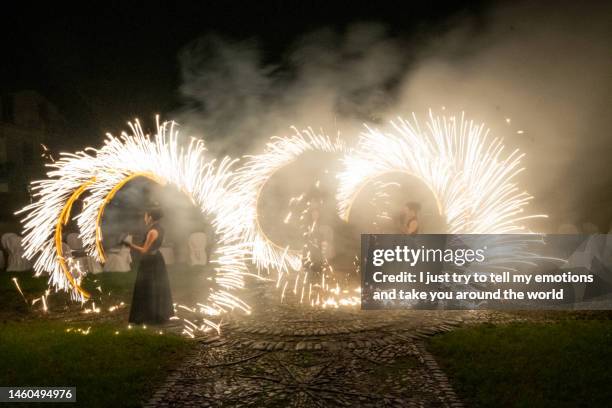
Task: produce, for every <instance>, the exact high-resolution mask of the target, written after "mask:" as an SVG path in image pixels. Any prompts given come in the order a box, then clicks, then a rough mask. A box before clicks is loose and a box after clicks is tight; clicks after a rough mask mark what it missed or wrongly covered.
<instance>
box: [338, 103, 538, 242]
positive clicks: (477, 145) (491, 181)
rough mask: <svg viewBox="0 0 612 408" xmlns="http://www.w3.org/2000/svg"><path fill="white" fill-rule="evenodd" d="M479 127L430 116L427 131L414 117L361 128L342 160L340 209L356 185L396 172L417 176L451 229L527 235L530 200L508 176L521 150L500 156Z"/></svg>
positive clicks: (347, 208)
mask: <svg viewBox="0 0 612 408" xmlns="http://www.w3.org/2000/svg"><path fill="white" fill-rule="evenodd" d="M488 132H489V131H488V130H485V128H484V125H482V124H476V123H474V122H473V121H468V120H466V119H465V118H464V115H463V114H462V115H461V116H460V117H455V116H451V117H445V116H441V117H440V116H434V115H433V113H432V112H431V111H430V113H429V120H428V122H427V125H426V127H425V128H421V127H420V125H419V122H418V120H417V118H416V115H414V114H413V120H412V121H407V120H404V119H402V118H398V119H397V120H396V121H392V122H391V130H390V131H388V132H382V131H380V130H377V129H373V128H370V127H366V131H365V132H364V133H363V134H362V137H361V139H360V141H359V146H358V148H357V149H356V150H355V151H354V153H353V154H351V155H346V156H345V157H344V159H343V162H344V170H343V171H341V172H340V174H339V176H338V177H339V179H340V188H339V190H338V194H337V199H338V212H339V214H340V216H341V217H342V218H343V219H344V220H347V221H348V219H349V217H350V212H351V207H352V205H353V202H354V200H355V199H356V197H357V195H358V194H359V192H360V191H361V189H362V188H363V187H364V186H365V185H366V184H367V183H369V182H370V181H373V180H375V179H376V178H377V177H380V176H381V175H384V174H387V173H392V172H402V173H406V174H410V175H413V176H415V177H417V178H419V179H420V180H422V181H423V182H424V183H425V184H426V185H427V186H428V187H429V189H430V191H431V192H432V193H433V195H434V197H435V198H436V201H437V203H438V210H439V212H440V214H441V215H443V216H444V217H445V219H446V223H447V231H448V233H451V234H461V233H470V234H504V233H521V232H522V233H525V232H528V231H529V230H528V229H527V228H526V227H525V226H524V225H523V223H524V221H526V220H528V219H531V218H536V217H544V215H523V212H524V208H525V206H526V205H527V203H528V202H529V201H530V200H531V199H532V197H531V196H530V195H529V194H527V193H526V192H520V191H519V188H518V186H517V184H516V182H515V181H514V178H515V176H516V175H517V174H519V173H520V172H522V171H523V168H522V167H520V162H521V159H522V157H523V154H521V153H519V151H518V150H515V151H513V152H511V153H510V154H509V155H504V154H503V151H504V145H503V143H502V140H500V139H497V138H495V139H493V140H488Z"/></svg>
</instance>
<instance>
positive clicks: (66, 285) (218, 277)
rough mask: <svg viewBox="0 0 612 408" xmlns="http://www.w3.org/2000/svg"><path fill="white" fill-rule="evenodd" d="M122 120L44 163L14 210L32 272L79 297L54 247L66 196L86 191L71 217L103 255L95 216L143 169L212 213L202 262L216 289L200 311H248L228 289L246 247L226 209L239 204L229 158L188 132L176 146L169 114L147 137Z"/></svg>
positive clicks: (71, 271)
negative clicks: (29, 193) (101, 139)
mask: <svg viewBox="0 0 612 408" xmlns="http://www.w3.org/2000/svg"><path fill="white" fill-rule="evenodd" d="M130 127H131V130H132V133H131V134H127V133H125V132H124V133H122V134H121V136H120V137H119V138H116V137H114V136H112V135H110V134H108V135H107V139H106V141H105V144H104V146H103V147H102V148H100V149H93V148H88V149H86V150H85V151H81V152H77V153H74V154H71V153H63V154H62V156H61V158H60V159H59V160H58V161H56V162H54V163H53V164H50V165H48V166H49V167H51V168H52V170H51V171H49V172H48V173H47V175H48V178H47V179H46V180H40V181H35V182H33V183H32V185H33V191H34V197H35V198H36V201H35V202H33V203H32V204H30V205H28V206H26V207H25V208H24V209H22V210H21V211H19V213H26V215H25V216H24V218H23V220H22V223H23V227H24V232H25V234H24V239H23V242H24V246H25V256H26V257H27V258H29V259H33V258H36V261H35V263H34V269H35V273H36V275H37V276H39V275H41V274H43V273H48V274H49V275H50V280H49V283H50V285H51V286H53V287H54V288H55V289H56V290H66V291H70V293H71V296H72V298H73V299H75V300H80V301H85V300H86V298H87V297H88V296H87V295H88V294H87V293H86V292H85V291H83V290H82V289H80V286H79V284H80V281H81V279H82V277H83V276H84V273H82V272H81V271H79V270H76V269H75V268H73V267H70V265H68V263H67V262H65V258H66V256H65V254H63V252H62V250H61V245H62V242H61V228H62V226H63V225H64V224H65V223H66V222H67V221H68V219H69V218H70V210H71V207H72V203H73V202H74V201H75V200H76V199H78V198H79V197H80V196H81V195H82V194H83V193H84V192H85V191H87V193H88V194H87V196H86V197H85V198H84V199H83V210H82V212H81V213H80V214H78V215H77V216H76V217H75V218H74V219H75V220H76V221H77V225H78V227H79V237H80V238H81V239H82V241H83V245H84V249H85V251H86V252H87V254H88V255H89V256H92V257H93V258H95V259H96V260H98V261H102V262H103V261H104V251H103V248H102V245H101V239H102V236H101V231H100V224H101V221H102V217H103V214H104V209H105V206H106V205H107V204H108V203H109V202H110V201H111V200H112V198H113V196H114V195H115V193H116V192H117V191H119V189H120V188H121V187H122V186H124V185H125V184H126V183H127V182H129V181H130V180H132V179H134V178H136V177H147V178H149V179H151V180H153V181H155V182H158V183H160V184H172V185H174V186H176V187H177V188H178V189H179V190H180V191H182V192H183V193H185V194H186V195H187V196H188V197H189V198H190V199H191V201H192V202H193V203H194V204H195V205H196V206H198V207H199V208H200V210H201V212H202V214H203V215H206V216H209V217H211V219H212V226H213V229H214V231H215V233H216V234H217V236H218V237H219V242H218V247H217V249H216V251H215V253H214V254H212V257H211V261H210V263H211V264H212V265H214V270H215V279H214V282H215V283H216V284H217V286H218V287H219V289H216V290H213V291H211V293H210V294H209V295H208V296H207V301H206V302H203V303H202V307H201V308H200V310H203V311H205V314H207V315H218V314H221V313H223V312H226V311H229V310H232V309H241V310H243V311H245V312H247V313H248V312H250V307H249V306H248V305H247V304H246V303H245V302H243V301H242V300H241V299H240V298H239V297H238V296H237V295H236V293H235V292H236V291H237V290H239V289H241V288H243V287H244V276H246V275H249V273H248V270H247V267H246V265H245V259H246V257H247V256H248V248H247V247H246V246H245V244H244V243H243V242H242V234H241V232H242V228H241V226H240V225H237V224H236V223H235V222H234V217H233V214H234V213H235V211H237V208H239V207H240V205H241V199H240V195H239V194H238V193H237V192H236V191H235V190H233V188H232V183H231V179H232V177H233V175H234V170H233V167H234V165H235V162H236V160H232V159H230V158H229V157H225V158H223V159H222V160H220V161H215V160H208V159H207V157H206V156H205V151H206V149H205V147H204V143H203V142H202V141H201V140H196V139H193V138H192V139H191V142H190V143H189V145H188V146H187V147H186V148H183V147H180V146H179V143H178V140H177V138H178V130H177V126H176V124H175V123H174V122H164V123H162V124H160V123H159V121H158V122H157V132H156V134H155V136H154V138H153V139H152V138H151V137H150V136H149V135H146V134H145V133H144V132H143V130H142V127H141V125H140V123H139V122H138V121H136V122H135V123H133V124H132V123H130ZM54 238H55V239H54ZM205 320H206V319H205ZM206 321H208V320H206ZM214 326H215V327H217V328H218V325H217V324H214Z"/></svg>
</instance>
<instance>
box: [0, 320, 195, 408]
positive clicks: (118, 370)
mask: <svg viewBox="0 0 612 408" xmlns="http://www.w3.org/2000/svg"><path fill="white" fill-rule="evenodd" d="M79 328H80V329H82V330H86V329H87V327H85V326H84V325H70V326H68V325H66V323H64V322H62V321H58V320H55V321H45V320H41V321H39V320H30V321H23V322H4V323H0V366H1V369H0V386H76V387H77V403H78V404H77V405H78V406H84V407H102V406H104V407H108V406H115V407H132V406H140V404H141V402H142V401H143V399H147V398H148V397H149V396H150V395H152V391H153V389H154V388H155V386H156V385H158V384H160V383H161V382H163V380H164V379H165V377H166V375H167V374H168V370H169V368H171V367H173V366H174V365H176V363H178V361H180V359H182V358H184V356H185V353H186V352H187V351H188V350H189V346H190V345H189V342H188V341H187V340H185V339H184V338H182V337H178V336H176V335H169V334H166V335H159V334H157V332H156V331H154V330H152V329H151V328H147V329H146V330H145V329H142V328H134V329H132V330H126V328H125V325H121V327H120V328H119V327H117V326H116V325H113V324H102V325H100V324H97V325H92V326H91V329H90V331H89V334H87V335H84V334H82V333H83V332H82V331H81V332H79V331H76V330H77V329H79ZM67 329H71V331H70V332H67ZM117 330H120V332H119V334H115V332H116V331H117Z"/></svg>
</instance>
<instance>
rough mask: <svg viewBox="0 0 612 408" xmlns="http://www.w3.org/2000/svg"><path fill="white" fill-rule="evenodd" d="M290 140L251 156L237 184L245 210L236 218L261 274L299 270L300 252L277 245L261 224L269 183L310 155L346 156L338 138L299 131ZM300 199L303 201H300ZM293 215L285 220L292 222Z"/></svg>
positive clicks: (271, 144)
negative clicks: (260, 209) (261, 204)
mask: <svg viewBox="0 0 612 408" xmlns="http://www.w3.org/2000/svg"><path fill="white" fill-rule="evenodd" d="M292 129H293V131H294V134H293V135H292V136H289V137H282V138H279V137H276V138H273V139H272V140H271V141H270V142H269V143H268V144H267V146H266V150H265V151H264V153H262V154H260V155H257V156H248V161H247V162H246V164H245V165H244V166H243V167H242V168H241V169H240V171H239V172H238V173H237V177H236V184H237V185H239V186H240V191H241V192H242V194H243V200H244V201H243V206H242V207H241V210H240V213H238V214H236V215H237V216H238V218H239V220H240V221H241V222H243V223H244V225H245V226H246V228H245V231H244V240H245V242H247V243H248V244H249V245H250V247H251V250H252V258H253V262H254V263H255V265H256V266H257V268H258V270H269V269H274V270H279V271H289V270H299V269H300V267H301V260H300V251H295V250H290V249H288V248H286V247H282V246H280V245H277V244H275V243H273V242H272V241H271V240H270V239H269V238H268V237H267V236H266V234H265V233H264V231H263V230H262V228H261V225H260V224H259V220H258V214H257V204H258V202H259V199H260V195H261V192H262V190H263V187H264V186H265V184H266V182H267V181H268V180H269V179H270V178H271V177H272V176H273V175H274V174H275V173H276V172H277V171H278V170H280V169H282V168H283V167H285V166H287V165H288V164H290V163H292V162H294V161H295V160H296V159H298V158H299V157H300V156H301V155H302V154H304V153H306V152H310V151H320V152H327V153H345V152H346V151H347V148H346V146H345V144H344V142H343V141H342V140H341V139H340V138H339V137H338V138H336V140H332V139H330V138H329V136H327V135H324V134H322V133H315V132H314V131H313V130H312V129H306V130H303V131H301V132H300V131H298V130H297V129H296V128H292ZM296 199H300V198H296ZM289 219H290V215H288V216H287V218H285V220H286V221H287V222H289Z"/></svg>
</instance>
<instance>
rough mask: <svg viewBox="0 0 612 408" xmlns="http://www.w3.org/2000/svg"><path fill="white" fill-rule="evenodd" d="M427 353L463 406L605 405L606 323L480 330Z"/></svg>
mask: <svg viewBox="0 0 612 408" xmlns="http://www.w3.org/2000/svg"><path fill="white" fill-rule="evenodd" d="M428 348H429V350H430V351H431V352H432V354H434V355H435V356H436V359H437V360H438V361H439V363H440V365H441V367H442V368H443V369H444V370H445V371H446V373H447V374H448V376H449V378H450V380H451V382H453V385H454V387H455V390H456V391H457V393H458V394H459V395H460V396H461V397H462V398H463V399H464V401H466V403H467V405H468V406H474V407H609V406H612V320H570V319H563V320H558V321H555V322H553V323H551V322H548V323H514V324H509V325H491V324H484V325H480V326H475V327H468V328H463V329H459V330H456V331H453V332H449V333H446V334H443V335H440V336H434V337H433V338H432V339H431V341H430V343H429V345H428Z"/></svg>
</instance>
